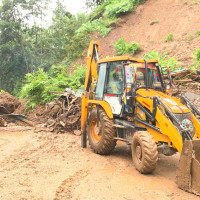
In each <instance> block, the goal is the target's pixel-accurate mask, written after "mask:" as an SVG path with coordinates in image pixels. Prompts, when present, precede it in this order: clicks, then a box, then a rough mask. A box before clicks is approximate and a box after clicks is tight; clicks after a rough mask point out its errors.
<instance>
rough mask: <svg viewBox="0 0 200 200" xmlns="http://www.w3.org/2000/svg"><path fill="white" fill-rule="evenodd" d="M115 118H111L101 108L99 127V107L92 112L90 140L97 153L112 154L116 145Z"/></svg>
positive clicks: (89, 130)
mask: <svg viewBox="0 0 200 200" xmlns="http://www.w3.org/2000/svg"><path fill="white" fill-rule="evenodd" d="M114 137H115V128H114V127H113V120H112V119H109V118H108V116H107V114H106V113H105V111H104V110H103V109H99V127H97V109H96V108H94V109H92V110H91V112H90V117H89V126H88V140H89V143H90V146H91V148H92V149H93V151H94V152H95V153H97V154H101V155H107V154H110V153H111V152H112V151H113V149H114V148H115V146H116V140H115V139H114Z"/></svg>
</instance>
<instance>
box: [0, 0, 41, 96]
mask: <svg viewBox="0 0 200 200" xmlns="http://www.w3.org/2000/svg"><path fill="white" fill-rule="evenodd" d="M41 2H43V3H44V1H42V0H3V2H2V7H1V8H0V70H1V75H0V87H1V89H4V90H6V91H9V92H11V91H12V90H13V89H14V87H15V84H16V82H17V81H18V80H20V79H21V78H22V77H23V76H24V75H25V74H26V73H28V72H30V71H32V68H33V66H34V63H33V59H32V56H31V55H32V54H31V45H32V44H30V43H31V42H30V37H27V35H28V33H29V29H30V28H29V25H28V20H30V19H33V18H34V17H38V16H39V15H40V14H41V12H42V10H41V5H42V3H41Z"/></svg>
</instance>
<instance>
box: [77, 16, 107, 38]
mask: <svg viewBox="0 0 200 200" xmlns="http://www.w3.org/2000/svg"><path fill="white" fill-rule="evenodd" d="M108 25H109V24H108V23H107V22H106V21H104V20H103V19H102V17H100V18H99V19H96V20H93V21H88V22H87V23H84V24H83V25H82V26H81V27H80V28H79V29H78V30H77V33H78V34H81V33H84V32H89V33H90V32H93V31H99V32H100V33H101V34H102V35H103V36H104V37H105V36H107V35H108V33H109V32H110V30H111V29H110V28H107V26H108Z"/></svg>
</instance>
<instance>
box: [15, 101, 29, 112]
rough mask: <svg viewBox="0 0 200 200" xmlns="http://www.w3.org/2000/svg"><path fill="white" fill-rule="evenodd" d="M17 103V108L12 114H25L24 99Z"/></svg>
mask: <svg viewBox="0 0 200 200" xmlns="http://www.w3.org/2000/svg"><path fill="white" fill-rule="evenodd" d="M18 101H19V103H20V104H19V106H18V107H17V108H16V109H15V111H14V113H17V114H25V113H26V102H27V100H26V99H20V100H18Z"/></svg>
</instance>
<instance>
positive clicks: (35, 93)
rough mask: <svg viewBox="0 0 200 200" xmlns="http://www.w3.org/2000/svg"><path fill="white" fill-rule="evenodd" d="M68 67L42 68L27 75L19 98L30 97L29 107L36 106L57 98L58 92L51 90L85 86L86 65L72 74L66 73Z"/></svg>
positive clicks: (74, 88) (79, 67)
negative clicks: (47, 70)
mask: <svg viewBox="0 0 200 200" xmlns="http://www.w3.org/2000/svg"><path fill="white" fill-rule="evenodd" d="M66 70H67V69H66V67H65V66H62V65H59V66H52V67H51V68H50V70H49V72H44V70H43V69H42V68H39V69H38V71H36V72H33V73H28V74H26V76H25V84H24V85H23V87H22V89H21V91H20V93H19V94H18V97H19V98H23V99H28V102H27V109H32V108H34V107H35V106H36V105H37V104H43V103H46V102H49V101H52V100H55V99H56V98H57V94H52V93H48V92H49V91H64V89H65V88H68V87H70V88H71V89H73V90H75V91H77V90H78V89H80V88H82V87H83V84H84V76H85V70H86V67H83V66H78V67H77V69H76V70H74V72H73V73H72V74H69V75H68V74H67V73H66Z"/></svg>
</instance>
